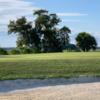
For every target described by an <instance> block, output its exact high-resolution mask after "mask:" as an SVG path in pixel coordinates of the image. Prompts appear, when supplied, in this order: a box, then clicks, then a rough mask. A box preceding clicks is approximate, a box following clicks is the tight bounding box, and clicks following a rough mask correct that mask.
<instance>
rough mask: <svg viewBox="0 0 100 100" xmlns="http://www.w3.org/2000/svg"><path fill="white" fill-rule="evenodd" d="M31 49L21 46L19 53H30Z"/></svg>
mask: <svg viewBox="0 0 100 100" xmlns="http://www.w3.org/2000/svg"><path fill="white" fill-rule="evenodd" d="M32 52H33V51H32V49H30V48H25V47H23V48H20V53H21V54H30V53H32Z"/></svg>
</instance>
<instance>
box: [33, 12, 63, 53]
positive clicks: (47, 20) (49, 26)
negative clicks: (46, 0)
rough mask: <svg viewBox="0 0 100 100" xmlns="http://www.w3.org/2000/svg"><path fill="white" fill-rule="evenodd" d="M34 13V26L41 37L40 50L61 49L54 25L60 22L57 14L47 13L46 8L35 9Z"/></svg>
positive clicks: (52, 50)
mask: <svg viewBox="0 0 100 100" xmlns="http://www.w3.org/2000/svg"><path fill="white" fill-rule="evenodd" d="M34 15H37V18H36V19H35V28H36V30H37V33H38V34H39V36H40V37H41V47H42V48H41V49H42V51H43V52H55V51H61V48H60V47H61V46H60V44H61V43H60V41H59V39H58V38H57V34H58V32H57V31H56V25H58V23H59V22H60V19H59V18H58V16H57V15H56V14H49V13H48V11H46V10H38V11H35V12H34Z"/></svg>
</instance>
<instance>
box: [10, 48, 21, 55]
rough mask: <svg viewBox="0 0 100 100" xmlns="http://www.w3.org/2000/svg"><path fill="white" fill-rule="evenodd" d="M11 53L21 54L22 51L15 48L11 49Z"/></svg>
mask: <svg viewBox="0 0 100 100" xmlns="http://www.w3.org/2000/svg"><path fill="white" fill-rule="evenodd" d="M10 54H14V55H15V54H20V51H19V50H18V49H13V50H11V51H10Z"/></svg>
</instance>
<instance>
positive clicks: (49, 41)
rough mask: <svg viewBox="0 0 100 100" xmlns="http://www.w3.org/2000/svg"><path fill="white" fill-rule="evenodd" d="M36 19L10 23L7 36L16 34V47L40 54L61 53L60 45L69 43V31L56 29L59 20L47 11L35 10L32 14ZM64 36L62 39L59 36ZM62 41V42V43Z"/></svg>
mask: <svg viewBox="0 0 100 100" xmlns="http://www.w3.org/2000/svg"><path fill="white" fill-rule="evenodd" d="M33 15H34V16H36V19H35V21H34V26H33V22H32V21H31V22H29V21H27V19H26V18H25V17H21V18H18V19H17V20H16V21H15V20H13V21H10V23H9V25H8V33H9V34H12V33H14V34H17V47H19V48H23V47H28V48H33V49H34V48H35V49H36V50H41V51H42V52H59V51H60V52H61V51H62V49H63V45H62V43H63V44H64V45H65V44H66V43H67V42H69V35H68V34H69V33H71V31H70V29H69V28H67V27H63V28H62V29H61V30H59V29H57V27H56V26H57V25H58V24H59V23H60V21H61V20H60V19H59V18H58V16H57V15H56V14H50V13H49V12H48V11H47V10H43V9H40V10H36V11H35V12H34V14H33ZM59 32H61V34H64V39H63V38H62V37H61V35H60V34H59ZM62 41H63V42H62Z"/></svg>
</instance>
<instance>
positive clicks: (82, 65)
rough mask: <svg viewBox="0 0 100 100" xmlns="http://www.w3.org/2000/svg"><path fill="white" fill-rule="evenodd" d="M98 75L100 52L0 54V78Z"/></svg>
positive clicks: (99, 71) (99, 73) (99, 70)
mask: <svg viewBox="0 0 100 100" xmlns="http://www.w3.org/2000/svg"><path fill="white" fill-rule="evenodd" d="M81 75H86V76H100V52H89V53H82V52H81V53H80V52H77V53H72V52H70V53H67V52H66V53H47V54H30V55H8V56H2V55H1V56H0V80H6V79H25V78H39V79H42V78H61V77H64V78H68V77H77V76H81Z"/></svg>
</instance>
